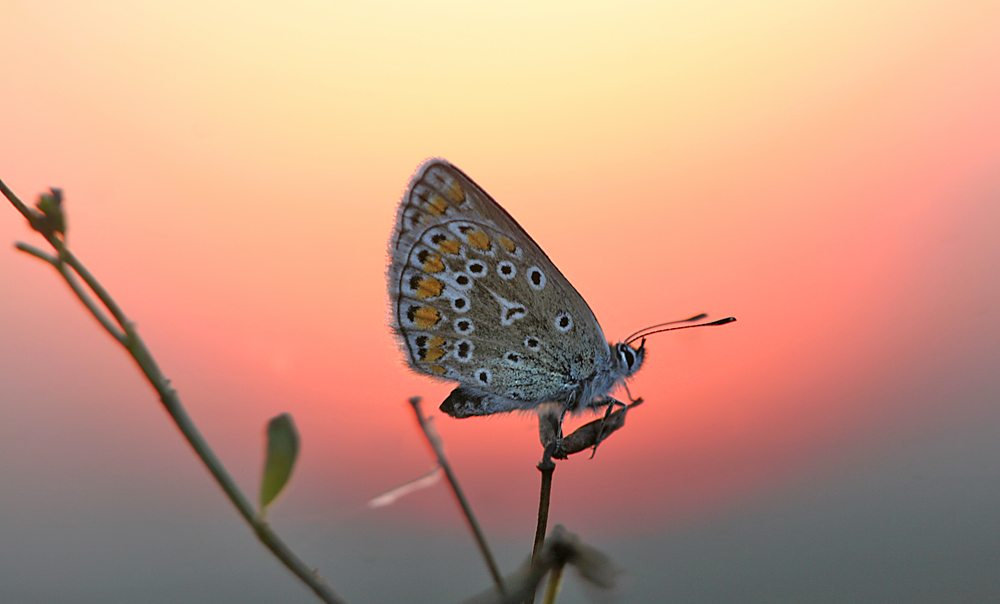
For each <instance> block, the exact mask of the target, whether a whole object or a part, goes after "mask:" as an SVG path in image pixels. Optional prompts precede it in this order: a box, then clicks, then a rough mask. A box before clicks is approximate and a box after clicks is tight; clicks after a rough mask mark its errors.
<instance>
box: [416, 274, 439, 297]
mask: <svg viewBox="0 0 1000 604" xmlns="http://www.w3.org/2000/svg"><path fill="white" fill-rule="evenodd" d="M443 290H444V283H441V282H440V281H438V280H437V279H435V278H434V277H424V278H423V279H421V280H420V282H419V283H418V284H417V297H418V298H420V299H421V300H426V299H427V298H433V297H434V296H440V295H441V292H442V291H443Z"/></svg>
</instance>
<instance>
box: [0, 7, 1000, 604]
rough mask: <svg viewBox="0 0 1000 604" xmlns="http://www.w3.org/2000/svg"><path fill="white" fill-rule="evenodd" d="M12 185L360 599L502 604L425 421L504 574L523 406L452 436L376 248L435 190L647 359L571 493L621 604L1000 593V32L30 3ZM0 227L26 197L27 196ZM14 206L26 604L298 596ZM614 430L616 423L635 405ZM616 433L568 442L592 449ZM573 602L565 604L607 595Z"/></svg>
mask: <svg viewBox="0 0 1000 604" xmlns="http://www.w3.org/2000/svg"><path fill="white" fill-rule="evenodd" d="M0 19H2V21H3V23H4V34H3V36H0V73H2V77H3V82H4V84H5V85H4V87H3V88H4V90H3V94H2V95H0V178H2V179H3V181H4V182H6V183H7V184H8V186H10V187H11V188H12V189H13V190H14V191H15V192H16V193H17V194H18V195H20V196H21V198H22V199H24V200H25V201H30V202H33V201H35V199H36V198H37V195H38V193H39V192H41V191H43V190H46V189H47V188H48V187H61V188H62V189H63V190H64V193H65V196H66V200H67V201H66V208H67V212H68V216H69V231H68V243H69V246H70V248H71V249H73V250H74V252H75V253H76V254H77V256H78V257H79V258H80V259H81V260H82V261H83V262H84V263H85V264H86V265H87V266H88V267H89V268H90V270H91V271H92V272H93V273H94V274H95V275H96V276H97V277H98V279H99V280H101V282H102V283H103V284H104V285H105V286H106V287H107V288H108V290H109V291H110V292H111V293H112V295H113V296H115V298H116V299H117V300H118V302H119V303H120V304H121V305H122V307H123V308H124V309H125V312H126V313H127V314H128V315H129V317H130V318H131V319H132V320H133V321H135V322H136V323H137V324H138V328H139V330H140V333H141V334H142V336H143V338H144V339H145V341H146V342H147V344H148V345H149V346H150V347H151V349H152V350H153V352H154V354H155V355H156V357H157V359H158V361H159V363H160V365H161V367H162V368H163V370H164V372H165V373H166V375H167V376H168V377H169V378H170V379H171V380H172V383H173V385H174V387H175V388H177V390H178V391H179V393H180V395H181V398H182V400H183V401H184V403H185V405H186V407H187V409H188V411H189V413H190V414H191V415H192V416H193V418H194V419H195V421H196V422H197V423H198V425H199V427H200V428H201V429H202V430H203V432H204V433H205V435H206V437H207V438H208V440H209V442H210V443H211V444H212V446H213V447H214V448H215V449H216V451H217V453H218V454H219V456H220V457H221V458H222V460H223V462H224V463H226V465H227V466H228V467H229V468H230V470H231V471H232V473H233V474H234V475H235V476H236V478H237V480H238V481H239V482H240V483H241V485H243V487H244V489H245V490H246V492H248V493H250V494H255V493H256V492H257V489H258V484H259V483H258V480H259V476H258V475H259V468H260V464H261V463H262V459H263V433H264V429H265V426H266V423H267V421H268V420H269V419H270V418H271V417H273V416H274V415H277V414H279V413H281V412H288V413H291V414H292V415H293V416H294V418H295V421H296V423H297V425H298V427H299V431H300V433H301V435H302V442H303V449H302V455H301V458H300V463H299V466H298V468H297V471H296V474H295V476H294V478H293V482H292V484H291V485H290V487H289V488H288V490H287V492H286V493H284V494H283V495H282V497H281V499H279V501H278V503H277V504H276V505H275V507H274V509H273V510H272V512H271V520H272V522H273V524H274V525H275V527H276V529H278V530H279V531H280V532H282V533H283V534H284V535H285V536H286V538H287V539H288V541H289V542H290V543H291V545H292V546H293V547H294V548H296V549H297V550H299V551H300V552H301V553H302V555H303V556H304V557H305V558H306V559H307V561H308V563H309V564H311V565H313V566H316V567H318V568H319V569H320V572H321V573H322V574H323V575H324V576H325V577H326V578H327V579H328V580H329V581H330V583H331V584H333V585H334V586H335V587H336V588H337V589H338V591H340V592H342V593H343V594H344V595H345V596H346V597H347V598H348V600H349V601H351V602H396V601H398V602H403V601H460V600H461V599H463V598H465V597H468V596H470V595H471V594H473V593H475V592H476V591H478V590H479V589H482V588H485V587H486V586H487V585H488V575H487V574H486V571H485V570H484V569H483V567H482V564H481V563H480V561H479V560H478V559H477V558H476V555H475V552H474V547H473V545H472V542H471V540H470V539H469V538H468V537H467V535H466V533H465V530H466V529H465V527H464V524H463V521H462V519H461V518H460V517H459V515H458V512H457V507H456V505H455V504H454V502H453V501H452V499H451V496H450V494H449V492H448V491H447V490H446V489H445V488H444V487H443V485H436V486H433V487H430V488H428V489H425V490H422V491H419V492H417V493H414V494H412V495H409V496H407V497H405V498H403V499H401V500H400V501H398V502H397V503H396V504H395V505H393V506H390V507H388V508H382V509H377V510H372V509H368V508H367V507H366V505H365V504H366V501H368V500H369V499H370V498H372V497H374V496H376V495H378V494H379V493H381V492H383V491H385V490H387V489H390V488H392V487H394V486H396V485H399V484H402V483H404V482H406V481H408V480H412V479H414V478H417V477H419V476H421V475H423V474H424V473H426V472H427V471H429V470H430V469H431V468H432V467H433V462H432V457H431V455H430V452H429V451H428V449H427V447H426V445H425V444H424V442H423V441H422V439H421V436H420V434H419V433H418V431H417V429H416V426H415V423H414V421H413V417H412V413H411V412H410V410H409V408H408V406H407V405H406V400H407V398H408V397H410V396H413V395H420V396H423V397H424V399H425V401H426V404H425V407H426V408H427V409H428V410H429V411H433V412H434V415H435V420H434V421H435V423H436V425H437V427H438V429H439V430H440V432H441V433H442V437H443V438H444V441H445V443H446V447H447V450H448V452H449V455H450V456H451V457H452V460H453V462H454V464H455V468H456V471H457V473H458V474H459V477H460V478H461V479H462V480H463V484H464V486H465V488H466V490H467V491H468V493H469V495H470V498H471V500H472V505H473V507H474V508H475V509H476V511H477V513H478V514H479V515H480V517H481V520H482V522H483V524H484V529H485V531H486V533H487V536H488V537H490V538H491V539H493V540H495V546H496V548H497V549H498V552H499V554H500V558H501V564H502V565H503V566H504V570H505V572H509V571H511V570H513V568H514V567H515V566H516V565H517V564H518V563H520V561H521V560H522V559H523V557H524V556H526V555H527V554H528V549H529V547H530V540H531V534H532V531H533V528H534V521H535V513H536V510H537V488H538V486H537V483H538V472H537V471H536V470H535V468H534V466H535V464H536V463H537V462H538V460H539V458H540V455H541V448H540V445H539V443H538V435H537V423H536V422H535V420H534V419H533V417H532V416H529V415H513V416H504V417H493V418H485V419H479V418H473V419H468V420H454V419H451V418H449V417H447V416H444V415H442V414H440V413H437V412H436V407H437V405H438V404H439V403H440V401H441V400H443V398H444V397H445V396H446V395H447V393H448V392H449V391H450V388H451V386H449V385H447V384H442V383H437V382H432V381H431V380H428V379H426V378H425V377H422V376H420V375H417V374H414V373H411V372H410V371H408V370H407V369H406V367H405V364H404V362H403V359H402V356H401V355H400V353H399V351H398V350H397V348H396V346H395V343H394V342H393V340H392V338H391V336H390V333H389V330H388V327H387V325H388V306H387V304H386V287H385V266H386V245H387V241H388V239H389V236H390V231H391V228H392V224H393V220H394V212H395V209H396V205H397V204H398V202H399V199H400V196H401V194H402V192H403V190H404V188H405V187H406V184H407V182H408V179H409V178H410V176H411V175H412V174H413V171H414V170H415V169H416V168H417V166H418V165H419V164H420V163H421V162H422V161H423V160H424V159H426V158H428V157H444V158H447V159H448V160H449V161H451V162H453V163H454V164H455V165H456V166H458V167H459V168H460V169H462V170H463V171H464V172H466V173H467V174H468V175H469V176H470V177H471V178H472V179H474V180H475V181H476V182H477V183H478V184H479V185H481V186H482V187H483V188H484V189H485V190H486V191H487V192H489V193H490V194H491V195H492V196H493V197H494V198H495V199H496V200H497V201H498V202H499V203H500V204H501V205H503V207H504V208H505V209H506V210H507V211H508V212H510V214H511V215H512V216H514V217H515V218H516V219H517V220H518V222H519V223H520V224H521V225H522V226H523V227H524V228H525V229H526V230H527V231H528V233H530V234H531V236H532V237H533V238H534V239H535V240H536V241H537V242H538V243H539V244H540V245H541V246H542V247H543V248H544V250H545V251H546V253H547V254H548V255H549V257H550V258H551V259H552V260H553V262H555V264H556V265H557V266H558V267H559V268H560V270H561V271H562V272H563V274H564V275H565V276H566V277H567V278H568V279H569V280H570V281H571V282H572V283H573V285H574V286H575V287H576V288H577V289H578V290H579V291H580V293H581V294H582V295H583V297H584V298H585V299H586V300H587V301H588V303H589V304H590V306H591V308H592V309H593V310H594V313H595V314H596V316H597V317H598V319H599V320H600V322H601V325H602V327H603V329H604V332H605V334H606V335H607V336H608V337H609V338H611V339H613V340H615V341H617V339H619V338H622V337H624V336H626V335H627V334H629V333H632V332H633V331H635V330H638V329H640V328H642V327H645V326H648V325H652V324H655V323H659V322H662V321H669V320H673V319H681V318H684V317H688V316H691V315H693V314H696V313H699V312H707V313H709V314H710V315H711V316H712V317H713V318H721V317H724V316H728V315H733V316H736V317H737V318H738V321H737V322H736V323H734V324H732V325H729V326H726V327H722V328H713V329H700V330H688V331H683V332H677V333H673V334H662V335H656V336H653V337H652V338H650V340H649V341H648V342H647V349H648V351H649V352H648V357H647V359H646V363H645V365H644V366H643V369H642V371H641V372H640V373H639V374H638V375H637V377H636V378H635V379H634V380H633V381H632V382H631V384H630V389H631V392H632V393H633V394H634V395H636V396H642V397H643V398H644V399H645V401H646V402H645V404H644V405H643V406H642V407H641V408H640V409H637V410H636V411H635V412H634V413H630V415H629V420H628V424H627V426H626V427H625V429H623V430H622V431H621V432H620V433H618V434H616V435H615V436H614V437H613V438H611V439H610V440H609V441H608V442H607V443H605V444H604V445H602V446H601V448H600V449H599V451H598V452H597V455H596V456H595V457H594V459H592V460H587V459H585V457H586V456H585V455H583V456H577V457H575V458H573V459H571V460H569V461H567V462H563V463H561V464H560V465H559V467H558V469H557V471H556V473H555V484H554V494H553V504H552V505H553V508H552V512H551V519H552V521H553V522H557V523H562V524H565V525H566V526H567V528H568V529H569V530H570V531H572V532H574V533H577V534H578V535H580V537H581V538H582V539H583V540H584V541H586V542H588V543H590V544H592V545H594V546H595V547H598V548H599V549H601V550H602V551H605V552H606V553H607V554H608V555H610V556H611V557H612V559H614V560H615V562H616V563H617V564H619V565H620V566H621V567H623V568H624V569H625V570H626V572H627V575H628V580H627V581H626V586H625V587H624V588H622V592H621V597H622V601H624V602H659V601H662V598H663V597H664V596H665V595H669V596H670V598H671V600H670V601H672V602H692V603H694V602H719V601H741V602H762V603H763V602H768V603H773V602H805V601H815V602H847V601H857V602H881V601H906V602H928V603H931V602H935V603H936V602H942V601H949V602H969V603H972V602H983V601H990V600H991V599H994V598H996V597H998V596H1000V579H998V578H997V575H996V572H995V570H996V568H998V567H1000V548H998V545H997V544H998V543H1000V476H998V473H1000V472H998V467H1000V464H998V463H997V462H998V460H1000V438H997V435H998V434H1000V379H998V378H997V370H996V368H997V360H998V358H1000V314H998V313H1000V306H998V304H1000V243H998V242H1000V112H998V108H1000V5H998V4H997V3H996V2H995V1H982V2H977V1H972V0H970V1H959V2H944V1H941V0H929V1H925V2H913V1H908V2H902V1H880V2H875V3H872V2H870V1H869V2H859V1H853V0H849V1H847V2H844V1H838V2H807V3H802V2H784V1H765V2H741V1H737V0H730V1H722V2H641V1H634V2H629V1H626V2H615V3H612V2H581V1H577V2H572V3H570V2H547V3H541V4H539V3H528V2H504V3H485V2H481V3H473V2H453V1H429V2H420V3H416V2H406V1H396V2H390V1H380V0H376V1H370V2H329V1H327V2H316V1H307V0H292V1H290V2H283V3H277V2H274V3H267V2H254V1H249V2H248V1H244V2H221V1H210V2H191V1H188V0H175V1H173V2H161V1H153V2H135V1H131V2H129V1H112V0H99V1H95V2H87V3H74V2H66V1H63V0H32V1H31V2H27V1H18V0H14V1H10V0H4V1H2V2H0ZM3 204H6V201H3ZM16 241H26V242H29V243H32V244H34V245H41V243H42V241H41V239H40V238H39V237H38V236H37V235H36V234H33V233H32V232H31V231H30V230H29V229H28V228H27V226H26V224H25V223H24V221H23V220H22V219H21V217H20V216H19V215H18V214H17V212H16V211H14V209H13V207H12V206H10V205H9V204H6V209H0V409H2V410H3V412H4V417H5V421H4V422H3V423H2V424H0V484H2V485H3V486H2V487H0V509H2V510H3V511H2V512H0V543H3V544H4V545H3V546H0V599H3V600H6V601H25V602H28V601H49V600H53V599H56V598H58V599H62V600H65V601H73V602H108V601H120V602H126V601H127V602H140V601H142V602H168V601H188V602H214V601H236V600H239V601H244V602H258V601H259V602H269V601H287V602H311V601H313V600H312V599H311V596H310V595H309V594H308V593H306V592H305V590H304V589H302V588H301V587H300V586H299V585H297V584H296V583H295V582H294V581H293V579H292V578H291V577H290V575H289V574H288V573H287V572H286V571H284V570H283V569H282V568H281V567H280V566H278V564H277V563H276V562H274V561H273V560H272V559H271V558H270V557H269V555H268V554H267V553H266V552H265V551H264V550H263V549H262V548H261V547H260V546H259V545H258V544H257V543H256V542H255V540H254V539H253V537H252V534H251V533H250V532H249V530H248V529H247V528H246V527H245V526H243V525H241V524H240V521H239V519H238V518H237V516H236V514H235V513H234V512H233V510H232V509H231V508H230V506H229V504H228V502H226V501H225V499H224V498H223V495H222V494H221V492H219V490H218V487H217V486H215V485H214V484H213V483H212V482H211V481H210V477H209V476H208V474H207V473H206V472H205V471H204V470H203V469H202V467H201V466H200V465H199V462H198V461H197V460H196V459H195V457H194V456H193V455H192V454H191V452H190V449H189V447H188V446H187V445H186V443H185V442H184V441H183V440H182V438H181V437H180V435H179V434H178V433H177V430H176V429H175V428H174V427H173V426H172V424H170V423H169V420H168V418H167V416H166V414H165V413H164V412H163V410H162V409H161V407H160V406H159V404H158V403H157V400H156V397H155V394H154V393H153V391H152V389H151V388H150V387H149V386H148V385H147V384H146V383H144V382H143V381H142V379H141V378H140V376H139V374H138V372H137V371H136V370H135V366H134V364H133V363H132V361H131V359H130V358H129V357H127V355H126V354H125V353H124V351H122V350H121V349H120V348H118V347H117V346H116V344H115V343H114V341H113V340H112V339H111V338H110V337H108V335H107V334H106V333H104V332H103V331H102V330H101V328H100V326H99V325H98V324H97V323H96V322H95V321H94V320H93V319H92V318H91V317H89V316H88V315H87V314H86V313H85V310H84V309H83V307H82V306H81V305H80V304H79V303H78V302H77V301H76V300H75V299H74V298H73V296H72V294H71V292H70V291H69V289H68V288H67V287H66V286H65V284H64V283H62V282H60V280H59V278H58V275H57V274H56V273H55V271H53V270H52V269H51V268H50V267H48V266H46V265H44V264H42V263H41V262H38V261H37V260H35V259H33V258H31V257H29V256H27V255H25V254H22V253H19V252H17V251H16V250H14V248H13V244H14V242H16ZM619 394H620V395H621V396H624V393H623V392H622V393H619ZM587 419H589V418H586V417H585V418H580V419H577V420H574V425H575V424H576V423H579V422H580V421H584V420H587ZM585 591H586V590H584V589H583V588H581V587H580V586H579V582H577V583H571V584H570V585H568V586H567V588H566V592H565V594H564V597H563V598H561V599H560V601H561V602H563V601H564V602H576V601H588V600H587V597H588V596H587V595H586V594H585Z"/></svg>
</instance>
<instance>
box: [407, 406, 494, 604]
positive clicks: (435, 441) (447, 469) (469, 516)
mask: <svg viewBox="0 0 1000 604" xmlns="http://www.w3.org/2000/svg"><path fill="white" fill-rule="evenodd" d="M410 405H412V406H413V412H414V413H416V415H417V422H418V423H419V424H420V428H421V430H423V432H424V436H425V437H427V442H428V443H430V445H431V448H432V449H434V455H436V456H437V460H438V463H439V464H441V468H442V469H443V470H444V475H445V476H446V477H447V478H448V483H449V484H451V490H452V492H453V493H454V494H455V498H456V499H458V504H459V505H460V506H462V512H464V513H465V519H466V520H467V521H468V522H469V528H471V529H472V534H473V535H474V536H475V538H476V543H477V544H478V545H479V551H480V553H482V555H483V559H484V560H485V561H486V566H487V567H489V570H490V574H491V575H492V576H493V582H494V583H495V584H496V586H497V590H498V591H499V592H500V594H501V595H503V594H504V593H505V592H504V586H503V579H502V578H501V577H500V571H499V570H498V568H497V563H496V562H495V561H494V560H493V554H492V553H490V548H489V545H487V543H486V537H484V536H483V530H482V529H481V528H480V527H479V522H478V521H477V520H476V516H475V515H474V514H473V513H472V507H471V506H470V505H469V500H468V499H466V498H465V493H463V492H462V487H461V486H459V484H458V478H456V477H455V472H453V471H452V469H451V464H449V463H448V459H447V457H445V454H444V447H442V446H441V438H440V437H439V436H438V435H437V432H436V431H435V430H434V427H433V426H431V425H430V422H429V420H428V419H427V418H426V417H424V414H423V412H422V411H421V410H420V397H419V396H414V397H412V398H411V399H410Z"/></svg>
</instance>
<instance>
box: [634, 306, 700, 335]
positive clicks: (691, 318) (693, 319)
mask: <svg viewBox="0 0 1000 604" xmlns="http://www.w3.org/2000/svg"><path fill="white" fill-rule="evenodd" d="M707 316H708V313H704V312H703V313H701V314H698V315H695V316H693V317H688V318H687V319H681V320H679V321H667V322H666V323H657V324H656V325H650V326H649V327H643V328H642V329H640V330H639V331H637V332H635V333H634V334H632V335H630V336H629V337H627V338H625V341H626V342H631V341H632V340H635V339H637V338H639V337H641V336H642V334H643V332H645V331H646V330H649V329H657V328H659V327H666V326H667V325H676V324H678V323H691V322H692V321H701V320H702V319H704V318H706V317H707Z"/></svg>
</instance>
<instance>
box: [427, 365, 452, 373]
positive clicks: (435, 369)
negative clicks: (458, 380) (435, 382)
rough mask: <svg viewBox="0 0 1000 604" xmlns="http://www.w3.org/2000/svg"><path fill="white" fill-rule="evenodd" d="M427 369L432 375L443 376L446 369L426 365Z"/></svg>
mask: <svg viewBox="0 0 1000 604" xmlns="http://www.w3.org/2000/svg"><path fill="white" fill-rule="evenodd" d="M427 369H429V370H431V371H433V372H434V373H436V374H438V375H444V373H445V371H447V369H445V368H444V367H442V366H440V365H428V366H427Z"/></svg>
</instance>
